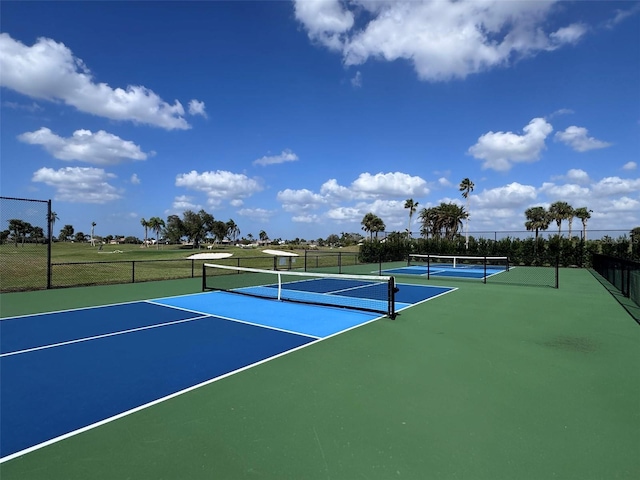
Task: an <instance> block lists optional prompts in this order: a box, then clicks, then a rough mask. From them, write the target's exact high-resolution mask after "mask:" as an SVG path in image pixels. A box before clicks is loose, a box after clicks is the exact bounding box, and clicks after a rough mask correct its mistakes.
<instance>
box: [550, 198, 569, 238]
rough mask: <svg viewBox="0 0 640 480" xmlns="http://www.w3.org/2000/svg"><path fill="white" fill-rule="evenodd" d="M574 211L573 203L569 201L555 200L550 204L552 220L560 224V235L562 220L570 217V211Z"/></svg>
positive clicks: (559, 234)
mask: <svg viewBox="0 0 640 480" xmlns="http://www.w3.org/2000/svg"><path fill="white" fill-rule="evenodd" d="M572 211H573V208H572V207H571V205H569V204H568V203H567V202H560V201H558V202H554V203H552V204H551V206H549V213H550V214H551V220H554V221H555V222H556V225H558V236H561V235H562V220H567V219H568V218H569V215H570V212H572Z"/></svg>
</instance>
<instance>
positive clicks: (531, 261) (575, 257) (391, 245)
mask: <svg viewBox="0 0 640 480" xmlns="http://www.w3.org/2000/svg"><path fill="white" fill-rule="evenodd" d="M410 253H418V254H427V253H431V254H440V255H471V256H485V255H486V256H506V257H509V261H510V262H511V263H512V264H514V265H554V264H555V262H556V258H558V259H559V261H560V266H563V267H570V266H575V267H590V266H591V257H592V254H593V253H602V254H605V255H611V256H615V257H619V258H629V259H640V244H639V242H633V243H632V242H631V241H630V239H629V238H627V237H626V236H622V237H619V238H618V239H612V238H610V237H605V238H604V239H601V240H587V241H586V242H584V241H583V240H580V239H578V238H577V237H574V238H572V239H569V238H565V237H559V236H557V235H556V236H554V237H551V238H549V239H545V238H541V237H540V238H538V240H537V241H536V240H535V239H534V238H525V239H520V238H510V237H506V238H503V239H501V240H497V241H496V240H489V239H486V238H478V239H476V238H473V237H469V248H468V249H467V248H465V241H464V238H463V237H459V238H456V239H454V240H447V239H433V238H430V239H424V238H417V239H413V238H412V239H407V238H406V237H402V236H400V235H390V236H389V237H387V238H386V239H385V240H383V241H377V240H373V241H371V240H368V241H366V242H364V243H363V244H362V245H361V247H360V253H359V261H360V262H361V263H376V262H379V261H382V262H391V261H400V260H405V259H406V258H407V256H408V255H409V254H410Z"/></svg>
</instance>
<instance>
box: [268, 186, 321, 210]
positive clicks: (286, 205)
mask: <svg viewBox="0 0 640 480" xmlns="http://www.w3.org/2000/svg"><path fill="white" fill-rule="evenodd" d="M276 199H277V200H278V201H279V202H280V203H282V208H283V209H284V210H286V211H287V212H300V211H306V210H312V209H316V208H319V207H320V205H322V204H323V203H325V201H326V200H325V198H324V197H323V196H322V195H319V194H317V193H313V192H312V191H311V190H307V189H306V188H303V189H300V190H292V189H290V188H287V189H285V190H282V191H280V192H278V193H277V195H276Z"/></svg>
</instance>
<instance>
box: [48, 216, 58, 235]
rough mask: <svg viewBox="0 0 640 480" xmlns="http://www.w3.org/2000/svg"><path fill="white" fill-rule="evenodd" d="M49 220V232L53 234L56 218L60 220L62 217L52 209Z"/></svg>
mask: <svg viewBox="0 0 640 480" xmlns="http://www.w3.org/2000/svg"><path fill="white" fill-rule="evenodd" d="M47 220H48V222H47V223H48V224H49V232H50V233H51V234H53V226H54V225H55V224H56V220H60V217H58V214H57V213H56V212H54V211H53V210H52V211H51V213H49V218H48V219H47Z"/></svg>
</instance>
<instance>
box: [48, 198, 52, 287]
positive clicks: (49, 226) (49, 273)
mask: <svg viewBox="0 0 640 480" xmlns="http://www.w3.org/2000/svg"><path fill="white" fill-rule="evenodd" d="M52 230H53V229H52V228H51V199H49V201H48V202H47V289H50V288H51V244H52V243H53V233H52Z"/></svg>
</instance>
